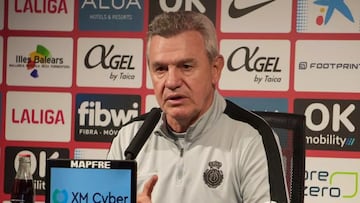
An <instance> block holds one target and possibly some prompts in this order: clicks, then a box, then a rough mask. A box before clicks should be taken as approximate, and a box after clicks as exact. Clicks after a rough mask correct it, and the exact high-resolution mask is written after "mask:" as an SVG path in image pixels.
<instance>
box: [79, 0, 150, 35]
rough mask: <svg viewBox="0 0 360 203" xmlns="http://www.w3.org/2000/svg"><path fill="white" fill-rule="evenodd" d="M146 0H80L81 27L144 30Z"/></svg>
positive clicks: (100, 29)
mask: <svg viewBox="0 0 360 203" xmlns="http://www.w3.org/2000/svg"><path fill="white" fill-rule="evenodd" d="M143 27H144V0H132V1H87V0H81V1H79V29H80V30H91V31H102V30H103V31H137V32H139V31H142V30H143Z"/></svg>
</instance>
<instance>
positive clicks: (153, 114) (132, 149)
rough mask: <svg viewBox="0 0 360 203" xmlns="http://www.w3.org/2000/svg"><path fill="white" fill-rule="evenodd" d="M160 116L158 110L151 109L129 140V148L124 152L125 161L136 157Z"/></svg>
mask: <svg viewBox="0 0 360 203" xmlns="http://www.w3.org/2000/svg"><path fill="white" fill-rule="evenodd" d="M160 116H161V110H160V108H152V109H151V111H150V112H149V113H148V115H147V117H146V118H145V120H144V123H143V124H142V126H141V127H140V129H139V131H138V132H137V133H136V135H135V137H134V138H133V139H132V140H131V142H130V144H129V146H128V147H127V148H126V150H125V153H124V154H125V159H126V160H134V159H135V158H136V156H137V155H138V153H139V151H140V149H141V148H142V147H143V146H144V144H145V142H146V140H147V139H148V138H149V136H150V134H151V132H152V131H153V129H154V128H155V126H156V124H157V123H158V121H159V119H160Z"/></svg>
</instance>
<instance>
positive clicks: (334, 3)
mask: <svg viewBox="0 0 360 203" xmlns="http://www.w3.org/2000/svg"><path fill="white" fill-rule="evenodd" d="M314 4H316V5H320V6H327V11H326V14H325V22H324V24H325V25H326V24H327V23H328V22H329V20H330V19H331V17H332V15H333V13H334V11H335V10H337V11H338V12H340V13H341V14H342V15H343V16H345V17H346V18H347V19H348V20H349V21H351V22H354V17H353V16H352V14H351V11H350V9H349V7H348V6H347V5H346V4H345V2H344V0H315V1H314ZM316 22H317V24H322V22H323V17H322V16H319V17H318V18H317V20H316Z"/></svg>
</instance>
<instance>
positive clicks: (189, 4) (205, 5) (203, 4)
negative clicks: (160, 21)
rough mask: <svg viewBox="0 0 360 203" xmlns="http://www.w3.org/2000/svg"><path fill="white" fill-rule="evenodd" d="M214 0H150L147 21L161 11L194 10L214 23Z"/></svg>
mask: <svg viewBox="0 0 360 203" xmlns="http://www.w3.org/2000/svg"><path fill="white" fill-rule="evenodd" d="M216 2H217V1H216V0H175V1H174V0H173V1H169V0H155V1H151V4H150V5H149V6H150V9H149V22H151V21H152V20H153V19H154V17H155V16H157V15H159V14H161V13H163V12H175V11H180V10H184V11H196V12H199V13H202V14H204V15H206V16H207V17H208V18H209V19H210V20H211V21H212V22H213V23H214V25H216Z"/></svg>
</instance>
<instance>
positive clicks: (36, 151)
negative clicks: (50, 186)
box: [4, 147, 69, 195]
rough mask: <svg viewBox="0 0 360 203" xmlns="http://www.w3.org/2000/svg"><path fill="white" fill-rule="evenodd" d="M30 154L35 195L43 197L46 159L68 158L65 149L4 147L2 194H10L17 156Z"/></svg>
mask: <svg viewBox="0 0 360 203" xmlns="http://www.w3.org/2000/svg"><path fill="white" fill-rule="evenodd" d="M24 153H26V154H30V156H31V172H32V174H33V182H34V188H35V194H36V195H45V188H46V185H45V177H46V159H65V158H69V150H68V149H66V148H46V147H45V148H44V147H6V148H5V157H6V159H5V167H4V168H5V173H4V192H5V193H7V194H10V192H11V186H12V184H13V181H14V177H15V175H16V171H17V168H18V165H19V164H18V162H19V161H18V158H19V157H18V155H19V154H24Z"/></svg>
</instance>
